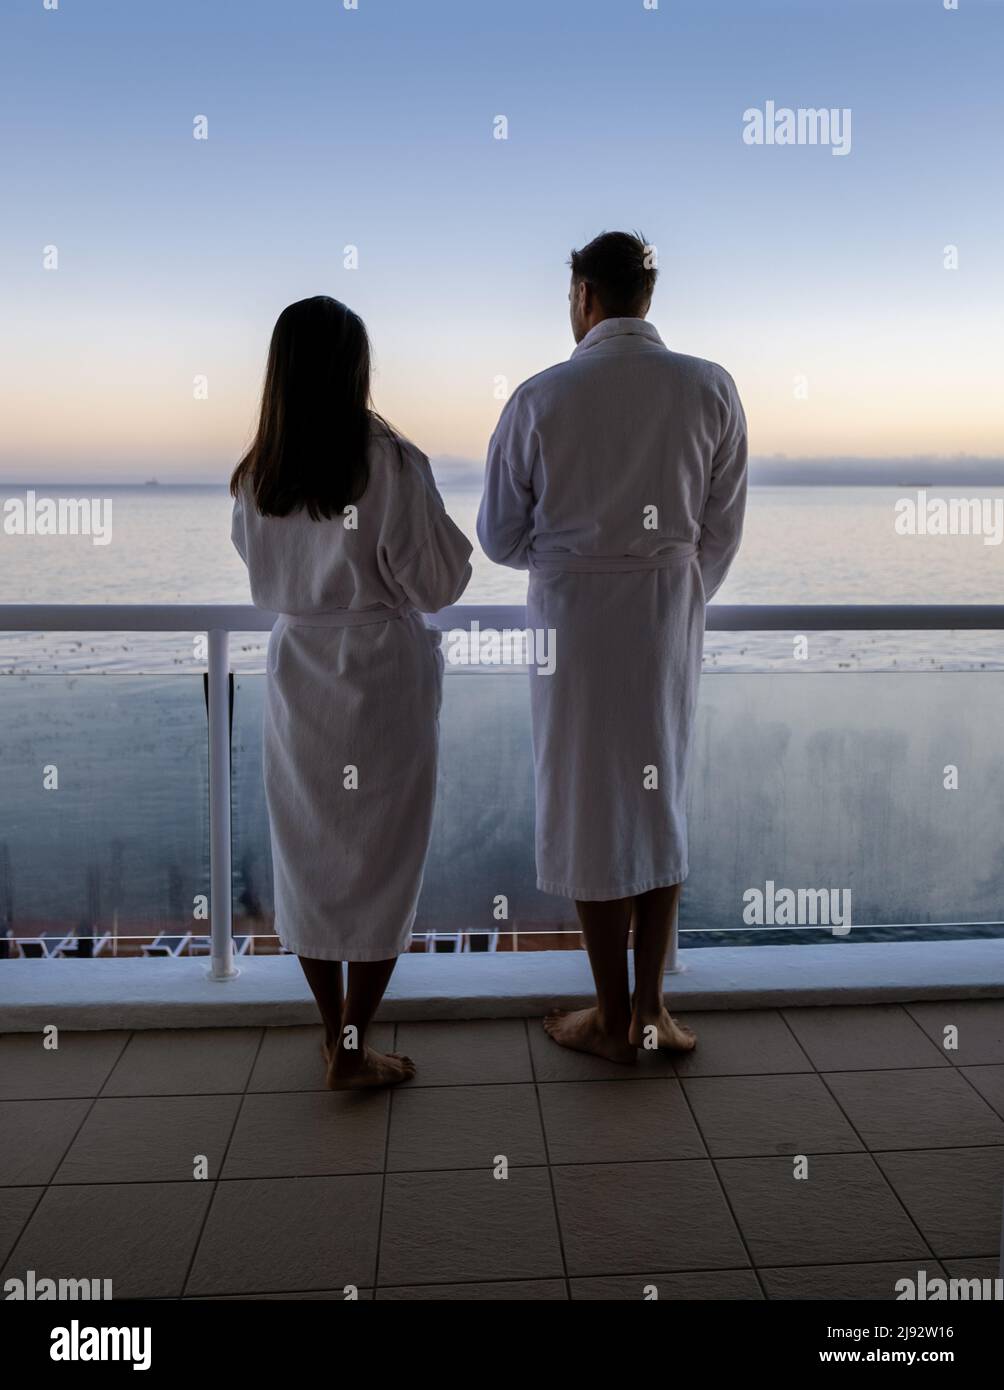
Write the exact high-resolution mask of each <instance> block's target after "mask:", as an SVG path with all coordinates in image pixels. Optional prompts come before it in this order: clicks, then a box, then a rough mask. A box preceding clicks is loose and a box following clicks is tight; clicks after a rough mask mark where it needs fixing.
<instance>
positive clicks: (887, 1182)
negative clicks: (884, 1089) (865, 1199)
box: [778, 1006, 941, 1259]
mask: <svg viewBox="0 0 1004 1390" xmlns="http://www.w3.org/2000/svg"><path fill="white" fill-rule="evenodd" d="M900 1007H901V1006H900ZM778 1012H779V1013H780V1015H781V1020H782V1022H783V1023H784V1026H785V1027H786V1028H787V1029H788V1032H789V1033H790V1034H791V1036H792V1037H793V1038H794V1039H795V1042H796V1043H798V1046H799V1047H801V1046H802V1045H801V1043H800V1042H799V1040H798V1035H797V1033H796V1032H795V1030H794V1028H792V1026H791V1024H790V1023H789V1022H788V1020H787V1018H786V1017H785V1015H784V1012H783V1010H778ZM904 1012H906V1011H905V1010H904ZM907 1017H908V1018H909V1019H910V1021H911V1023H914V1024H916V1023H917V1021H916V1019H915V1018H914V1017H913V1015H912V1014H909V1013H907ZM917 1026H918V1027H919V1024H917ZM921 1031H923V1030H921ZM802 1051H803V1052H804V1053H805V1055H806V1056H807V1057H808V1052H807V1051H806V1049H805V1048H802ZM808 1059H809V1062H810V1063H811V1064H812V1069H813V1072H814V1073H815V1075H816V1076H818V1077H819V1079H820V1081H821V1082H822V1083H823V1086H824V1088H825V1090H826V1092H827V1094H828V1095H829V1096H830V1098H831V1099H832V1100H833V1103H834V1105H836V1107H837V1109H838V1110H839V1111H840V1113H841V1114H842V1115H843V1117H844V1119H845V1120H846V1121H847V1123H848V1124H849V1125H850V1127H851V1130H852V1131H853V1133H854V1134H856V1135H857V1136H858V1138H859V1139H860V1140H861V1143H862V1145H863V1146H864V1152H865V1153H866V1154H867V1155H868V1158H869V1160H870V1162H871V1166H872V1168H873V1169H874V1170H875V1172H876V1173H878V1175H879V1178H880V1179H881V1181H882V1182H883V1183H884V1184H885V1186H886V1187H887V1188H888V1190H889V1191H890V1192H891V1193H892V1195H893V1197H894V1198H895V1200H896V1202H897V1203H898V1204H899V1206H900V1209H901V1210H902V1212H903V1214H904V1216H905V1217H906V1219H907V1221H909V1223H910V1225H911V1226H912V1227H913V1229H914V1230H915V1231H916V1233H917V1235H918V1237H919V1239H920V1241H921V1243H922V1244H923V1246H924V1248H925V1249H926V1250H927V1251H928V1252H929V1253H930V1256H931V1258H932V1259H937V1256H936V1255H935V1253H934V1251H933V1250H932V1249H931V1243H930V1241H929V1240H928V1239H927V1237H926V1236H925V1235H924V1232H923V1231H922V1230H921V1229H920V1227H919V1226H918V1224H917V1222H916V1221H915V1220H914V1219H913V1215H912V1214H911V1212H910V1210H909V1208H908V1207H907V1205H906V1203H905V1202H904V1201H903V1198H902V1197H901V1196H900V1195H899V1193H898V1192H897V1191H896V1189H895V1187H894V1186H893V1185H892V1183H891V1182H890V1180H889V1178H888V1177H887V1176H886V1173H885V1171H884V1170H883V1168H882V1165H881V1164H880V1163H878V1162H877V1161H876V1159H875V1155H874V1154H873V1152H872V1150H871V1149H870V1148H869V1147H868V1142H867V1140H866V1139H865V1137H864V1135H863V1134H862V1133H861V1132H860V1131H859V1129H858V1127H857V1125H856V1124H855V1123H854V1121H853V1120H852V1119H851V1117H850V1115H848V1113H847V1111H846V1110H845V1109H844V1107H843V1106H842V1105H841V1103H840V1099H839V1097H838V1096H837V1095H836V1094H835V1093H834V1091H833V1089H832V1087H831V1086H829V1085H828V1083H827V1080H826V1076H827V1073H825V1072H821V1071H820V1070H819V1068H818V1067H817V1066H816V1064H815V1062H813V1061H812V1058H811V1057H809V1058H808ZM888 1070H890V1071H894V1070H900V1069H899V1068H893V1067H890V1068H888ZM902 1070H907V1071H913V1070H918V1071H940V1070H941V1068H940V1067H919V1068H913V1067H908V1068H902ZM877 1152H883V1151H882V1150H878V1151H877ZM914 1152H916V1150H914Z"/></svg>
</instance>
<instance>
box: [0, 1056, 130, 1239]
mask: <svg viewBox="0 0 1004 1390" xmlns="http://www.w3.org/2000/svg"><path fill="white" fill-rule="evenodd" d="M74 1036H76V1030H73V1029H71V1030H70V1037H71V1038H72V1037H74ZM133 1037H134V1032H133V1031H131V1030H130V1031H129V1032H128V1033H127V1034H126V1038H125V1041H124V1042H123V1043H122V1046H121V1047H120V1048H119V1050H118V1052H117V1053H116V1055H115V1059H114V1061H113V1062H112V1063H111V1064H110V1066H109V1068H108V1071H107V1072H106V1073H105V1076H104V1079H103V1080H102V1082H101V1085H100V1086H99V1087H98V1088H97V1090H96V1091H95V1093H94V1095H93V1096H40V1097H36V1098H35V1099H36V1100H89V1101H90V1105H88V1107H87V1109H86V1110H85V1111H84V1113H83V1115H82V1116H81V1118H80V1123H79V1124H78V1125H77V1127H76V1129H75V1130H74V1131H73V1134H72V1135H71V1136H70V1139H69V1141H68V1143H67V1145H66V1147H65V1148H64V1149H63V1151H62V1153H61V1154H60V1156H59V1158H58V1159H57V1161H56V1162H55V1163H54V1164H53V1167H52V1171H51V1173H50V1174H49V1176H48V1177H47V1178H46V1180H45V1182H44V1183H19V1184H18V1186H21V1187H36V1186H39V1187H41V1189H42V1190H41V1192H40V1193H39V1196H38V1198H37V1199H36V1201H35V1204H34V1206H33V1207H32V1209H31V1211H30V1212H29V1213H28V1216H27V1217H26V1218H25V1221H24V1224H23V1225H22V1227H21V1229H20V1231H18V1234H17V1239H16V1240H15V1242H14V1244H13V1245H12V1246H11V1248H10V1253H9V1254H8V1255H7V1257H6V1259H5V1260H4V1262H3V1263H4V1266H7V1265H8V1264H9V1263H10V1261H11V1260H12V1259H13V1258H14V1256H15V1255H16V1254H17V1248H18V1246H19V1245H20V1244H21V1241H22V1240H23V1239H24V1237H25V1234H26V1232H27V1230H28V1227H29V1226H30V1225H31V1221H32V1218H33V1217H34V1216H35V1214H36V1212H37V1211H38V1209H39V1207H40V1206H41V1205H42V1203H43V1202H44V1201H45V1198H46V1197H47V1196H48V1193H49V1189H50V1188H51V1187H62V1186H64V1184H63V1183H56V1182H55V1181H54V1180H55V1178H56V1175H57V1174H58V1172H59V1170H60V1168H62V1166H63V1164H64V1163H65V1162H66V1158H67V1155H68V1154H69V1152H70V1150H71V1149H72V1148H73V1145H74V1144H75V1143H76V1142H77V1139H78V1138H79V1137H80V1132H81V1130H82V1129H83V1127H84V1125H85V1124H86V1123H87V1121H88V1118H89V1117H90V1114H91V1111H92V1110H93V1109H94V1107H95V1105H97V1103H98V1101H99V1100H100V1099H101V1092H102V1090H103V1089H104V1087H105V1086H106V1085H107V1083H108V1079H109V1077H110V1076H111V1074H112V1072H113V1071H114V1070H115V1068H116V1067H117V1066H118V1064H119V1062H120V1061H121V1060H122V1054H123V1053H124V1052H125V1050H126V1048H127V1047H128V1046H129V1044H130V1042H131V1041H132V1039H133ZM65 1185H66V1186H69V1184H65ZM2 1191H3V1188H0V1192H2Z"/></svg>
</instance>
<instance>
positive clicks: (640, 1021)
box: [628, 1007, 697, 1052]
mask: <svg viewBox="0 0 1004 1390" xmlns="http://www.w3.org/2000/svg"><path fill="white" fill-rule="evenodd" d="M653 1028H654V1029H655V1032H654V1033H653V1032H652V1031H651V1030H652V1029H653ZM628 1038H629V1039H630V1040H631V1042H633V1043H634V1045H635V1047H641V1048H644V1049H645V1051H646V1052H650V1051H654V1050H655V1049H656V1048H664V1049H665V1050H666V1051H668V1052H693V1050H694V1048H695V1047H696V1046H697V1034H696V1033H695V1032H694V1030H693V1028H688V1027H687V1025H686V1024H685V1023H677V1021H676V1019H675V1018H671V1017H670V1014H669V1012H668V1010H667V1009H666V1008H665V1007H664V1008H663V1009H662V1012H661V1013H658V1014H654V1015H653V1016H652V1017H650V1018H649V1017H645V1016H643V1015H642V1014H632V1015H631V1027H630V1028H629V1030H628Z"/></svg>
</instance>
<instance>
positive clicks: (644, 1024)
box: [628, 883, 697, 1052]
mask: <svg viewBox="0 0 1004 1390" xmlns="http://www.w3.org/2000/svg"><path fill="white" fill-rule="evenodd" d="M680 887H681V885H680V884H679V883H674V884H673V885H672V887H670V888H653V889H652V890H651V892H648V893H639V895H638V896H637V897H636V898H635V900H634V998H633V1000H632V1005H633V1008H632V1011H631V1025H630V1028H629V1029H628V1037H629V1039H630V1041H631V1042H632V1043H634V1045H635V1047H644V1048H658V1047H665V1048H669V1049H670V1050H671V1051H673V1052H690V1051H691V1049H692V1048H694V1047H695V1046H696V1044H697V1037H696V1035H695V1033H694V1031H693V1029H691V1028H688V1027H687V1025H686V1024H685V1023H677V1022H676V1020H675V1019H673V1018H671V1017H670V1015H669V1012H668V1011H667V1009H666V1004H665V1001H664V999H663V995H662V977H663V974H664V972H665V969H666V952H667V951H668V949H669V938H670V935H671V934H672V929H673V922H674V921H675V919H676V914H677V912H678V911H679V908H680Z"/></svg>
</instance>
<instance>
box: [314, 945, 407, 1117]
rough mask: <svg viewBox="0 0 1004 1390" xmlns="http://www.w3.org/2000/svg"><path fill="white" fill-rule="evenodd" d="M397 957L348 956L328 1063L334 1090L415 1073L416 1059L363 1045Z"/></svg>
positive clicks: (389, 1083) (402, 1078)
mask: <svg viewBox="0 0 1004 1390" xmlns="http://www.w3.org/2000/svg"><path fill="white" fill-rule="evenodd" d="M396 964H397V957H396V956H394V957H392V958H391V959H390V960H350V961H349V963H348V970H349V984H348V989H347V990H346V993H345V1006H344V1008H343V1009H342V1026H341V1031H340V1033H339V1035H338V1043H337V1046H336V1047H335V1051H334V1055H333V1056H332V1058H331V1061H330V1063H329V1065H328V1085H329V1087H330V1088H331V1089H332V1090H333V1091H344V1090H356V1089H358V1088H360V1087H364V1086H393V1085H395V1084H396V1083H397V1082H398V1081H408V1080H409V1079H410V1078H411V1077H413V1076H414V1075H415V1063H414V1062H413V1061H412V1060H411V1058H410V1057H402V1056H401V1054H400V1053H399V1052H376V1051H374V1049H373V1048H372V1047H367V1045H366V1030H367V1028H368V1027H369V1026H370V1023H371V1021H372V1019H373V1015H374V1014H375V1013H376V1011H377V1008H378V1006H379V1004H380V1000H381V999H382V998H383V996H384V990H385V989H386V988H387V983H388V981H389V980H390V977H391V975H392V974H393V973H394V966H395V965H396Z"/></svg>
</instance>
